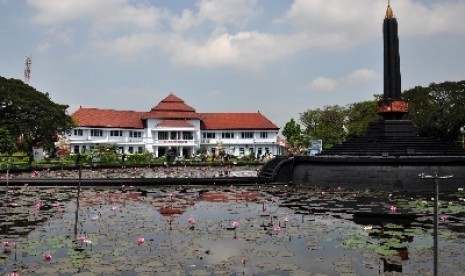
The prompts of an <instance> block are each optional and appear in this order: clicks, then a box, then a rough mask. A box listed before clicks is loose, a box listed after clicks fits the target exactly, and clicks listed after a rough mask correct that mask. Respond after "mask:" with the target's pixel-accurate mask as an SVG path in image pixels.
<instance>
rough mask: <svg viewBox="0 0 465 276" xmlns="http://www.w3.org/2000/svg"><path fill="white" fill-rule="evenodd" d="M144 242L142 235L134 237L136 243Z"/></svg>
mask: <svg viewBox="0 0 465 276" xmlns="http://www.w3.org/2000/svg"><path fill="white" fill-rule="evenodd" d="M144 242H145V239H144V237H137V238H136V243H137V244H143V243H144Z"/></svg>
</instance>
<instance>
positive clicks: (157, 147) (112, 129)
mask: <svg viewBox="0 0 465 276" xmlns="http://www.w3.org/2000/svg"><path fill="white" fill-rule="evenodd" d="M72 117H73V118H74V120H75V121H76V122H77V124H78V127H76V128H74V129H72V131H71V134H70V135H69V137H68V138H69V142H70V147H71V152H74V153H79V152H85V151H88V150H93V149H94V148H95V147H96V146H99V145H107V144H114V145H117V147H118V148H119V150H120V153H124V154H132V153H142V152H145V151H148V152H151V153H152V154H153V155H154V156H155V157H161V156H163V155H165V154H166V153H167V151H168V150H169V149H171V150H172V151H173V152H174V153H175V155H176V156H184V157H191V156H193V155H194V154H195V153H196V151H197V150H198V149H200V148H201V147H202V146H205V147H206V149H207V152H208V154H210V155H213V154H218V153H219V151H220V150H222V151H223V152H224V153H226V154H229V155H234V156H241V155H248V154H251V153H253V154H254V155H256V156H263V155H265V154H266V153H268V154H272V155H281V154H283V147H282V143H279V141H278V132H279V128H278V127H277V126H276V125H275V124H274V123H272V122H271V121H270V120H269V119H267V118H266V117H265V116H264V115H263V114H261V113H260V112H257V113H198V112H196V110H195V109H194V108H192V107H191V106H189V105H187V104H186V103H185V102H184V101H183V100H181V99H180V98H178V97H177V96H176V95H174V94H173V93H171V94H169V95H168V96H167V97H166V98H164V99H163V100H162V101H161V102H160V103H158V105H156V106H155V107H153V108H152V109H151V110H150V111H148V112H138V111H124V110H113V109H99V108H84V107H80V108H79V109H78V110H77V111H76V112H74V113H73V114H72Z"/></svg>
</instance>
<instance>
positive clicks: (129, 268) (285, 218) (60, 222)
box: [0, 186, 465, 275]
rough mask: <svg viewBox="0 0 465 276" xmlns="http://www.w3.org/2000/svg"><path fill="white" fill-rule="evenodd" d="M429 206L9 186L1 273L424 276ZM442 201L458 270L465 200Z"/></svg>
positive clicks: (292, 192)
mask: <svg viewBox="0 0 465 276" xmlns="http://www.w3.org/2000/svg"><path fill="white" fill-rule="evenodd" d="M52 190H53V192H51V191H52ZM78 192H79V193H78ZM429 197H430V195H428V194H425V195H408V194H405V193H403V194H387V193H381V192H378V193H373V192H369V191H362V192H361V191H344V190H336V191H315V190H307V189H303V188H301V189H296V188H292V187H258V186H248V187H200V186H196V187H190V186H184V187H160V188H134V187H133V188H131V189H125V190H122V189H120V187H83V188H82V190H79V189H76V188H70V187H48V188H47V187H41V188H39V187H29V188H28V189H27V190H26V189H25V188H24V187H11V192H10V193H9V198H10V200H12V201H14V202H16V204H17V205H16V207H13V206H12V205H11V204H10V205H7V206H4V207H1V208H2V210H1V211H2V212H1V213H0V218H1V220H0V221H1V222H0V227H1V228H0V231H1V232H0V239H1V240H2V241H8V242H14V243H15V244H16V245H17V247H16V248H14V249H11V250H9V252H5V253H3V255H2V258H1V263H2V266H1V267H2V270H1V273H7V272H12V271H17V272H19V273H21V274H23V275H27V274H29V273H31V272H32V271H34V272H35V273H37V274H44V275H46V274H53V273H57V272H58V271H60V272H62V271H67V273H70V274H72V273H78V272H92V273H96V274H98V273H99V272H102V271H103V272H105V273H112V272H115V273H116V272H118V271H119V272H121V273H123V272H125V273H128V274H133V275H137V274H144V273H145V272H154V271H157V272H160V273H161V272H165V273H168V272H169V273H173V274H176V273H179V274H185V273H198V274H202V273H205V274H208V273H210V272H213V271H215V272H217V273H221V272H224V273H227V274H232V275H234V274H242V273H244V274H245V275H267V274H269V273H274V274H276V275H294V274H302V275H308V274H310V273H315V272H319V273H325V274H338V273H339V274H347V273H354V274H364V275H374V274H379V273H381V272H382V271H384V272H387V271H391V272H392V271H396V272H400V271H401V272H403V273H420V272H421V273H425V272H426V273H428V272H431V271H432V270H433V266H432V257H431V256H432V255H433V252H432V248H431V245H432V236H431V231H432V221H433V219H432V216H431V210H432V209H431V208H432V205H431V200H430V199H429ZM441 198H444V200H445V201H444V202H443V204H442V206H441V210H442V211H443V212H444V213H445V214H447V216H448V219H447V220H444V221H442V223H441V224H440V230H441V231H440V236H439V239H440V240H441V244H442V246H443V248H442V250H443V251H444V252H443V254H442V257H441V258H443V260H442V261H443V262H447V263H448V266H447V267H442V268H441V269H440V270H441V272H443V273H455V272H457V273H458V272H459V271H462V270H463V269H464V263H465V262H463V261H464V260H463V258H464V257H463V256H462V254H456V252H463V250H464V249H465V248H464V245H463V243H462V242H461V241H462V240H463V238H464V235H463V231H461V229H462V230H463V225H464V216H463V214H464V213H465V212H464V210H465V206H464V205H465V204H464V201H463V200H461V199H460V198H463V195H462V194H460V193H455V194H448V195H443V196H441ZM39 200H40V201H41V202H42V206H41V207H40V211H39V213H38V214H36V215H35V216H34V215H33V213H34V205H35V203H36V202H37V201H39ZM393 205H395V206H396V209H395V212H392V208H391V206H393ZM191 218H192V219H193V220H195V223H190V222H189V220H190V219H191ZM233 222H236V223H235V224H233ZM233 225H234V226H233ZM457 229H458V231H457ZM138 238H143V242H138V240H140V239H138ZM45 253H48V254H51V255H52V256H53V259H51V260H50V261H46V260H44V257H43V256H44V254H45ZM243 260H247V261H243ZM425 260H427V261H425Z"/></svg>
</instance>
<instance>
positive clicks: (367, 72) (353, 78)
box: [307, 68, 380, 91]
mask: <svg viewBox="0 0 465 276" xmlns="http://www.w3.org/2000/svg"><path fill="white" fill-rule="evenodd" d="M378 79H380V75H379V74H378V73H377V72H376V71H375V70H373V69H365V68H363V69H357V70H354V71H352V72H350V73H349V74H347V75H346V76H344V77H342V78H340V79H334V78H327V77H321V76H320V77H317V78H315V79H313V80H312V81H311V82H310V83H309V84H308V85H307V90H318V91H334V90H336V89H337V88H339V87H340V86H341V85H344V84H347V83H363V82H368V81H372V80H378Z"/></svg>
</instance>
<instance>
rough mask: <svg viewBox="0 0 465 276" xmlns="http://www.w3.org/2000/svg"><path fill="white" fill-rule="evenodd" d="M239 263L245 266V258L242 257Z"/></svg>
mask: <svg viewBox="0 0 465 276" xmlns="http://www.w3.org/2000/svg"><path fill="white" fill-rule="evenodd" d="M241 263H242V264H243V265H245V264H246V263H247V258H246V257H245V256H243V257H242V259H241Z"/></svg>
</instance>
